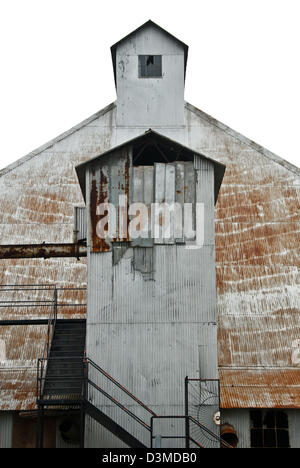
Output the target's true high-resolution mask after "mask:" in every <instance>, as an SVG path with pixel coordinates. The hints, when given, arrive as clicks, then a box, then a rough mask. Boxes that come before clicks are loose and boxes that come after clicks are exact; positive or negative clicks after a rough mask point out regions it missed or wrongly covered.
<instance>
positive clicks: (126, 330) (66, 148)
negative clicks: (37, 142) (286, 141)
mask: <svg viewBox="0 0 300 468" xmlns="http://www.w3.org/2000/svg"><path fill="white" fill-rule="evenodd" d="M187 54H188V48H187V46H186V45H185V44H183V43H182V42H181V41H179V40H178V39H177V38H175V37H174V36H172V35H171V34H169V33H168V32H166V31H165V30H163V29H162V28H160V27H159V26H157V25H156V24H154V23H153V22H151V21H149V22H147V23H145V24H144V25H142V26H141V27H140V28H138V29H137V30H136V31H134V32H133V33H131V34H129V35H128V36H127V37H125V38H124V39H122V40H121V41H120V42H118V43H117V44H115V45H114V46H113V47H112V59H113V67H114V74H115V83H116V90H117V100H116V102H115V103H112V104H111V105H109V106H108V107H107V108H105V109H103V110H102V111H100V112H99V113H97V114H95V115H93V116H91V117H90V118H89V119H87V120H86V121H84V122H82V123H81V124H79V125H78V126H76V127H74V128H73V129H71V130H70V131H68V132H66V133H65V134H63V135H61V136H59V137H58V138H56V139H54V140H52V141H51V142H49V143H47V144H46V145H44V146H43V147H41V148H39V149H38V150H36V151H34V152H33V153H31V154H29V155H28V156H25V157H24V158H22V159H20V160H19V161H17V162H16V163H14V164H12V165H10V166H8V167H7V168H6V169H3V170H2V171H1V172H0V204H1V211H0V216H1V222H0V229H1V245H0V256H1V261H0V276H1V281H0V283H1V288H0V289H1V300H0V302H1V304H0V305H1V308H0V313H1V320H0V353H1V354H0V410H1V413H0V446H1V447H23V446H24V447H30V446H34V445H35V443H36V435H37V433H39V434H41V432H40V431H38V430H37V427H39V429H40V428H41V427H43V433H44V434H43V441H44V444H43V445H44V446H49V447H76V446H78V445H79V443H80V440H81V443H82V441H83V440H84V443H85V446H86V447H89V446H97V447H118V446H126V445H131V446H135V445H134V444H137V443H142V444H145V445H147V446H150V437H149V427H146V426H148V424H149V425H150V420H151V419H152V424H151V428H152V435H153V436H155V435H156V436H157V435H160V436H162V435H165V436H172V435H174V433H177V434H178V433H180V434H182V435H183V436H184V437H185V439H182V440H180V439H178V440H177V442H176V444H175V446H182V445H180V444H183V443H184V444H185V443H186V441H187V434H186V429H187V425H186V421H187V419H186V418H183V419H177V420H175V419H172V418H169V419H165V420H163V419H160V418H157V416H174V415H178V416H186V414H187V413H186V410H187V408H186V406H188V416H190V417H191V418H192V419H190V420H189V429H190V433H189V435H190V438H191V439H193V440H190V442H189V443H190V444H191V446H197V443H198V444H200V445H204V446H216V445H218V444H219V440H218V436H219V429H220V427H219V426H218V425H217V424H215V422H214V420H213V417H214V416H215V415H216V413H217V410H218V408H219V396H220V408H221V423H222V426H221V431H223V437H224V439H226V440H228V441H230V442H231V443H236V442H237V439H238V444H237V446H238V447H251V446H252V447H260V446H264V447H268V446H269V447H270V446H272V447H273V446H275V447H280V446H290V447H299V445H300V437H299V431H300V368H299V365H300V364H299V353H297V349H298V348H297V347H298V344H299V341H298V340H299V339H300V336H299V335H300V333H299V330H300V326H299V325H300V323H299V317H300V314H299V225H300V219H299V205H300V201H299V200H300V197H299V187H300V171H299V169H298V168H296V167H294V166H292V165H291V164H289V163H287V162H286V161H284V160H282V159H281V158H279V157H277V156H275V155H274V154H272V153H270V152H269V151H267V150H265V149H264V148H262V147H260V146H259V145H257V144H255V143H254V142H252V141H250V140H248V139H247V138H245V137H244V136H242V135H240V134H238V133H237V132H235V131H233V130H231V129H230V128H228V127H226V126H225V125H224V124H222V123H220V122H218V121H216V120H215V119H213V118H212V117H210V116H208V115H207V114H205V113H203V112H202V111H200V110H198V109H196V108H195V107H193V106H192V105H191V104H189V103H187V102H185V101H184V81H185V73H186V63H187ZM149 129H151V130H149ZM224 166H226V172H225V175H224ZM75 168H76V169H75ZM223 175H224V178H223ZM119 194H123V195H124V194H126V195H127V196H128V200H129V201H132V202H143V203H145V204H146V205H147V206H149V205H150V204H151V203H155V202H164V201H167V202H169V203H172V202H177V203H179V204H182V203H186V202H189V203H195V202H200V203H203V204H204V213H205V224H204V226H205V230H204V245H203V247H202V248H201V249H187V248H186V239H184V237H182V236H179V237H176V236H174V235H173V236H171V239H168V240H167V241H166V239H164V238H163V237H160V238H159V239H156V240H155V241H152V242H149V239H139V240H136V239H135V240H134V239H132V238H130V235H129V234H128V233H127V236H126V238H124V236H123V237H121V236H119V237H117V239H115V240H114V241H113V240H110V241H109V242H106V241H105V242H103V241H99V239H98V238H97V236H96V234H95V229H96V225H97V222H98V221H99V217H98V218H97V211H96V207H97V204H99V203H100V202H101V201H104V200H107V199H108V200H109V201H112V202H114V201H115V200H116V198H117V196H118V195H119ZM215 202H216V203H215ZM85 206H86V209H84V207H85ZM74 207H81V208H76V209H75V212H74ZM20 244H21V245H22V246H23V247H20V248H18V247H17V246H18V245H20ZM33 244H34V245H35V247H33ZM49 244H51V245H50V246H49ZM65 244H69V245H68V247H67V246H66V245H65ZM29 245H31V246H29ZM82 255H87V259H85V258H84V257H83V256H82ZM41 257H44V258H41ZM214 271H215V272H216V274H215V273H214ZM86 287H87V291H86ZM86 309H87V310H86ZM217 334H218V336H217ZM74 337H75V338H74ZM85 338H86V345H85ZM45 343H46V344H45ZM51 343H52V346H50V345H51ZM68 346H69V348H68ZM84 348H86V356H87V358H86V359H85V360H84V359H83V350H84ZM47 352H48V358H49V357H51V358H52V359H53V362H55V363H56V367H57V366H60V372H59V374H58V375H57V374H54V373H53V370H52V369H51V361H49V360H46V359H45V357H46V356H47ZM70 352H71V354H70ZM51 353H52V354H51ZM55 353H56V354H55ZM57 356H58V357H59V358H58V357H57ZM39 358H40V361H39V374H38V375H39V377H40V379H39V381H38V384H39V385H38V392H39V393H38V395H37V360H38V359H39ZM43 359H44V360H43ZM55 359H57V360H56V361H55ZM79 361H80V364H78V362H79ZM87 370H88V371H89V383H88V384H87V385H86V384H85V385H84V389H82V387H80V385H81V382H82V380H81V376H82V373H85V374H84V375H86V372H87ZM42 371H43V374H42V373H41V372H42ZM51 374H52V377H51ZM111 376H112V377H111ZM186 376H188V377H189V380H186V382H185V377H186ZM51 378H52V380H51ZM114 379H116V380H114ZM199 379H204V380H199ZM207 379H213V380H207ZM218 379H219V380H220V395H219V392H218V385H217V382H218ZM85 382H86V380H85ZM119 383H120V384H121V386H125V387H126V389H129V391H128V392H127V393H124V389H122V388H123V387H122V388H121V387H120V386H118V384H119ZM185 383H186V387H185ZM79 387H80V388H79ZM70 389H72V391H73V394H72V398H70ZM82 390H84V392H85V397H86V398H85V399H86V401H87V404H86V406H85V407H84V405H82V404H81V401H80V399H79V398H78V395H79V394H80V395H81V392H82ZM185 390H186V392H185ZM185 395H186V397H187V398H186V400H187V401H186V402H185ZM45 396H47V398H44V399H43V398H41V397H45ZM37 397H39V398H38V400H37ZM109 397H111V398H113V399H115V400H118V401H119V402H121V404H122V405H124V406H126V408H129V411H130V413H132V414H129V413H126V412H124V410H123V409H122V408H121V407H119V406H118V407H116V405H115V403H114V402H113V401H112V400H111V399H110V398H109ZM70 399H73V400H72V402H71V403H72V404H71V403H70ZM45 400H47V401H46V402H45ZM142 402H143V403H142ZM63 403H64V404H63ZM185 403H188V405H185ZM94 408H96V410H101V415H100V416H99V413H97V411H96V410H95V409H94ZM133 415H134V416H135V418H134V416H133ZM101 418H102V420H101V423H100V422H99V419H101ZM136 418H137V419H138V420H137V419H136ZM84 420H85V422H84V424H83V421H84ZM195 420H196V422H195ZM112 421H113V422H115V423H116V424H117V425H114V424H113V423H112ZM197 421H198V422H200V423H201V422H202V423H203V424H205V428H203V427H199V425H197ZM142 423H144V426H143V424H142ZM83 427H84V428H85V431H83V429H82V428H83ZM206 428H207V430H206ZM122 429H123V430H124V433H121V432H122ZM208 431H212V432H213V433H214V434H215V436H214V435H212V434H211V433H210V432H208ZM150 432H151V431H150ZM24 434H26V437H25V438H24ZM226 434H227V435H226ZM116 435H118V437H117V436H116ZM38 439H39V438H38ZM120 439H121V440H120ZM155 440H156V439H155ZM170 441H171V439H162V441H161V444H162V446H170V445H172V443H173V445H174V441H173V442H172V441H171V442H170ZM126 442H127V443H126ZM195 442H196V443H195ZM38 443H39V444H41V440H38ZM124 444H125V445H124Z"/></svg>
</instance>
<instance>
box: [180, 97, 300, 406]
mask: <svg viewBox="0 0 300 468" xmlns="http://www.w3.org/2000/svg"><path fill="white" fill-rule="evenodd" d="M186 118H187V127H188V134H189V143H188V144H189V146H191V147H193V148H195V150H198V151H202V152H203V154H205V155H206V156H208V157H211V158H213V159H215V160H217V161H220V162H222V163H223V164H225V165H226V173H225V177H224V180H223V184H222V187H221V191H220V194H219V198H218V203H217V205H216V209H215V216H216V221H215V230H216V272H217V305H218V316H219V336H218V348H219V366H220V369H221V371H220V378H221V386H222V388H223V390H222V395H223V398H222V407H225V408H226V407H228V408H231V407H244V408H246V407H252V406H254V407H255V406H258V407H277V406H278V407H285V406H286V407H294V406H297V407H299V406H300V392H299V388H295V387H294V386H291V385H289V383H288V382H290V381H292V380H293V379H296V382H297V385H299V382H300V376H299V367H298V366H297V364H294V363H293V362H292V352H293V348H292V342H293V340H295V339H298V338H299V333H300V313H299V312H300V300H299V298H300V276H299V265H300V262H299V260H300V256H299V241H298V238H299V232H300V209H299V208H300V171H299V169H296V168H295V167H293V166H292V165H290V164H289V163H287V162H285V161H283V160H281V159H280V158H278V157H276V156H274V155H272V154H271V153H270V152H268V151H267V150H265V149H264V148H261V147H259V146H258V145H256V144H255V143H253V142H251V141H250V140H247V138H245V137H243V136H242V135H239V134H237V133H236V132H234V131H233V130H231V129H229V128H227V127H226V126H225V125H223V124H221V123H220V122H218V121H216V120H214V119H213V118H211V117H210V116H208V115H207V114H205V113H204V112H201V111H199V110H198V109H195V108H194V107H193V106H191V105H189V104H186ZM240 367H243V368H244V369H243V370H239V369H240ZM255 367H258V369H257V370H255ZM235 369H236V370H235ZM239 375H240V377H238V376H239ZM281 375H284V376H285V378H284V379H283V378H281ZM233 376H235V377H234V380H233V382H232V379H233ZM247 376H249V378H250V380H251V384H250V385H248V386H247V384H245V380H247V379H248V377H247ZM265 376H266V377H265ZM235 379H236V381H235ZM262 380H263V381H264V382H265V384H264V385H262V384H261V382H262ZM270 381H272V382H274V383H276V382H277V386H274V385H273V384H270ZM231 382H232V383H233V384H234V383H237V384H238V385H240V384H241V385H242V388H240V387H239V386H238V387H237V388H236V387H233V388H230V385H231Z"/></svg>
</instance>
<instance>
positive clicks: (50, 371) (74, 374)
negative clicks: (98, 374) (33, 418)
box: [43, 320, 86, 397]
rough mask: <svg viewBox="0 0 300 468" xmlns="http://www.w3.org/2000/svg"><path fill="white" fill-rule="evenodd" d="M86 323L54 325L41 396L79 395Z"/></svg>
mask: <svg viewBox="0 0 300 468" xmlns="http://www.w3.org/2000/svg"><path fill="white" fill-rule="evenodd" d="M85 334H86V323H85V321H71V320H66V321H64V322H57V323H56V326H55V330H54V333H53V338H52V343H51V348H50V353H49V358H48V361H47V367H46V375H45V381H44V386H43V397H45V396H49V395H66V396H69V395H79V396H81V394H82V380H83V377H84V373H83V372H84V364H83V356H84V349H85Z"/></svg>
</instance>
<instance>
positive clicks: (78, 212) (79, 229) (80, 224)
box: [74, 206, 87, 242]
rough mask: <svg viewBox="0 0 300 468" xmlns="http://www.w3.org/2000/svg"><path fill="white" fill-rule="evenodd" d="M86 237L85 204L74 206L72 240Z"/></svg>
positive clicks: (76, 240)
mask: <svg viewBox="0 0 300 468" xmlns="http://www.w3.org/2000/svg"><path fill="white" fill-rule="evenodd" d="M86 239H87V217H86V208H85V206H84V207H82V206H75V210H74V242H80V241H82V240H86Z"/></svg>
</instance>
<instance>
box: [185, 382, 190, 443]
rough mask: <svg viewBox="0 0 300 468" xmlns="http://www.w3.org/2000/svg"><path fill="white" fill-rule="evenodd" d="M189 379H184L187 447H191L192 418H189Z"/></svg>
mask: <svg viewBox="0 0 300 468" xmlns="http://www.w3.org/2000/svg"><path fill="white" fill-rule="evenodd" d="M188 391H189V379H188V377H186V378H185V380H184V399H185V405H184V406H185V447H186V448H190V420H189V393H188Z"/></svg>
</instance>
